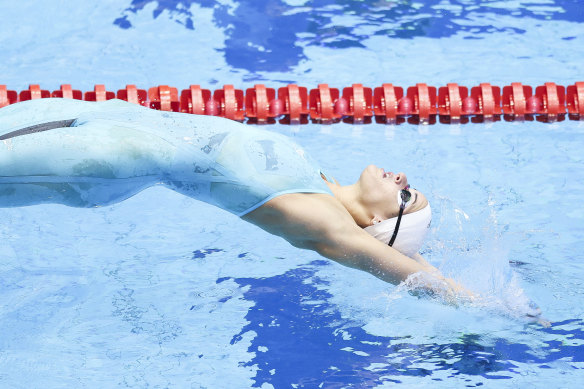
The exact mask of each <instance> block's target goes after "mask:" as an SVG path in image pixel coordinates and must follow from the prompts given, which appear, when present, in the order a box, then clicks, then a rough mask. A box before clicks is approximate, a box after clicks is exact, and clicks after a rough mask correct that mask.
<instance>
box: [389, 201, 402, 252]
mask: <svg viewBox="0 0 584 389" xmlns="http://www.w3.org/2000/svg"><path fill="white" fill-rule="evenodd" d="M404 208H405V207H404V205H403V204H402V205H400V207H399V214H398V215H397V222H396V223H395V229H394V230H393V235H392V236H391V239H390V240H389V243H388V245H389V246H390V247H391V246H393V242H395V238H397V232H398V231H399V223H400V222H401V218H402V215H403V214H404Z"/></svg>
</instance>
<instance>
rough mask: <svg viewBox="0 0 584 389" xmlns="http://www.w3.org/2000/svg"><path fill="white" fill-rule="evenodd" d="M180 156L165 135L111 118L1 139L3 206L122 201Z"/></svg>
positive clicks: (0, 192)
mask: <svg viewBox="0 0 584 389" xmlns="http://www.w3.org/2000/svg"><path fill="white" fill-rule="evenodd" d="M0 113H1V112H0ZM174 154H175V152H174V147H173V146H171V145H170V144H169V143H167V142H165V141H163V140H161V139H160V138H159V137H157V136H155V135H152V134H149V133H146V132H143V131H140V130H139V129H136V128H131V127H129V126H123V125H122V124H120V123H119V122H109V121H107V120H96V121H89V122H85V123H83V124H82V125H80V126H74V127H67V128H57V129H52V130H49V131H45V132H39V133H31V134H26V135H22V136H18V137H14V138H10V139H7V140H4V141H1V142H0V207H15V206H24V205H34V204H41V203H59V204H65V205H69V206H74V207H93V206H99V205H108V204H112V203H115V202H118V201H122V200H124V199H126V198H128V197H130V196H132V195H134V194H136V193H138V192H140V191H141V190H143V189H145V188H147V187H149V186H152V185H155V184H156V183H158V182H160V181H161V179H162V177H163V176H164V171H165V169H166V168H167V166H168V164H169V163H170V161H171V159H172V157H173V156H174Z"/></svg>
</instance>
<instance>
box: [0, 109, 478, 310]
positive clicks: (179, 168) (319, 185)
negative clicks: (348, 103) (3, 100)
mask: <svg viewBox="0 0 584 389" xmlns="http://www.w3.org/2000/svg"><path fill="white" fill-rule="evenodd" d="M0 140H2V144H1V145H0V206H2V207H16V206H25V205H34V204H41V203H59V204H65V205H69V206H74V207H95V206H103V205H108V204H112V203H116V202H119V201H122V200H124V199H126V198H128V197H130V196H132V195H134V194H136V193H138V192H140V191H141V190H143V189H145V188H147V187H150V186H153V185H157V184H161V185H164V186H166V187H168V188H171V189H173V190H175V191H177V192H180V193H182V194H184V195H187V196H189V197H192V198H195V199H197V200H202V201H205V202H207V203H210V204H213V205H216V206H217V207H219V208H222V209H224V210H227V211H229V212H231V213H234V214H235V215H237V216H239V217H241V218H242V219H243V220H245V221H248V222H250V223H253V224H255V225H257V226H259V227H260V228H262V229H264V230H265V231H267V232H269V233H271V234H274V235H277V236H280V237H282V238H284V239H286V240H287V241H288V242H290V243H291V244H292V245H294V246H296V247H299V248H304V249H310V250H314V251H316V252H317V253H319V254H320V255H322V256H325V257H327V258H330V259H333V260H335V261H337V262H339V263H341V264H343V265H346V266H350V267H353V268H357V269H361V270H364V271H367V272H369V273H371V274H373V275H375V276H376V277H379V278H381V279H383V280H385V281H388V282H390V283H393V284H398V283H400V282H402V281H404V280H406V279H407V278H408V277H409V276H411V275H413V274H423V275H424V277H423V278H424V279H425V280H426V281H425V283H424V284H423V285H418V286H417V287H418V288H419V289H423V290H426V291H428V292H431V293H438V294H439V295H441V296H443V297H445V298H446V299H447V301H450V302H453V303H455V302H456V299H457V298H459V297H464V298H472V294H471V293H470V292H468V291H466V290H465V289H464V288H463V287H462V286H460V285H458V284H457V283H456V282H454V281H453V280H451V279H448V278H445V277H443V276H442V275H441V274H440V272H439V271H438V270H437V269H436V268H435V267H433V266H432V265H430V264H429V263H428V262H426V261H425V260H424V259H423V258H422V257H421V256H420V254H419V253H418V251H419V250H420V247H421V246H422V243H423V240H424V237H425V235H426V232H427V230H428V228H429V226H430V221H431V210H430V205H429V203H428V200H427V199H426V197H425V196H424V195H423V194H422V193H421V192H419V191H417V190H415V189H412V188H411V187H410V186H409V183H408V179H407V177H406V175H405V174H404V173H397V174H396V173H392V172H386V171H384V170H383V169H381V168H378V167H376V166H374V165H370V166H367V167H366V168H365V170H363V172H362V173H361V176H360V177H359V179H358V180H357V182H356V183H354V184H352V185H347V186H341V185H339V183H338V182H337V181H336V180H334V179H332V178H330V177H329V176H328V175H327V174H326V173H325V172H323V171H322V170H320V169H319V168H318V167H317V165H316V164H315V162H314V161H313V160H312V159H311V158H310V157H309V156H308V155H307V154H306V153H305V152H304V150H303V149H302V148H301V147H300V146H298V145H297V144H295V143H294V142H292V141H291V140H290V139H289V138H287V137H285V136H283V135H280V134H277V133H274V132H271V131H265V130H262V129H259V128H254V127H250V126H244V125H242V124H240V123H237V122H233V121H229V120H226V119H221V118H217V117H210V116H196V115H187V114H181V113H168V112H161V111H155V110H150V109H147V108H144V107H141V106H138V105H135V104H130V103H127V102H125V101H121V100H109V101H106V102H100V103H94V102H84V101H77V100H67V99H40V100H31V101H26V102H22V103H18V104H13V105H10V106H7V107H5V108H2V109H0Z"/></svg>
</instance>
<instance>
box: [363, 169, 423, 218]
mask: <svg viewBox="0 0 584 389" xmlns="http://www.w3.org/2000/svg"><path fill="white" fill-rule="evenodd" d="M358 184H359V186H360V188H361V202H362V204H363V206H364V207H365V208H366V209H367V210H368V211H369V212H370V214H371V215H372V217H373V218H375V219H376V220H377V221H383V220H385V219H390V218H392V217H396V216H397V215H398V213H399V203H398V200H397V198H398V193H399V192H400V191H401V190H402V189H404V188H405V187H406V186H407V185H408V178H407V177H406V175H405V173H393V172H386V171H385V170H384V169H382V168H380V167H377V166H375V165H369V166H367V167H366V168H365V170H363V172H362V173H361V177H359V181H358ZM410 192H411V193H412V202H411V203H410V205H409V206H408V207H407V208H406V209H405V212H404V213H405V214H407V213H410V212H415V211H417V210H419V209H422V208H423V207H425V206H426V204H427V203H428V201H427V200H426V197H425V196H424V195H423V194H422V193H420V192H419V191H417V190H415V189H410Z"/></svg>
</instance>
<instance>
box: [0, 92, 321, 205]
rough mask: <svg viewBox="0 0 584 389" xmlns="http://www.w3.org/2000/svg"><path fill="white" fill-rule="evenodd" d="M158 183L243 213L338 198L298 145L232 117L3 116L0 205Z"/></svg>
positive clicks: (107, 196)
mask: <svg viewBox="0 0 584 389" xmlns="http://www.w3.org/2000/svg"><path fill="white" fill-rule="evenodd" d="M48 122H58V123H55V124H53V125H52V127H56V126H57V127H58V128H52V129H47V128H43V124H44V123H48ZM35 125H41V126H38V127H34V126H35ZM48 127H49V128H50V127H51V125H49V126H48ZM156 184H163V185H166V186H168V187H169V188H172V189H173V190H176V191H178V192H180V193H183V194H185V195H187V196H190V197H193V198H195V199H198V200H202V201H205V202H207V203H210V204H214V205H217V206H218V207H220V208H223V209H225V210H227V211H229V212H232V213H234V214H236V215H238V216H243V215H245V214H247V213H248V212H251V211H253V210H254V209H256V208H258V207H260V206H261V205H262V204H264V203H265V202H267V201H269V200H270V199H273V198H274V197H277V196H280V195H282V194H286V193H326V194H331V192H330V190H329V188H328V187H327V185H326V184H325V182H324V181H323V180H322V178H321V171H320V169H319V168H318V167H317V166H316V165H315V163H314V162H313V161H312V160H311V159H310V158H309V156H308V155H307V154H306V153H305V151H304V150H303V149H302V148H301V147H300V146H298V145H297V144H296V143H294V142H292V141H291V140H290V139H289V138H287V137H285V136H283V135H280V134H277V133H275V132H272V131H266V130H262V129H259V128H257V127H251V126H246V125H242V124H240V123H237V122H233V121H230V120H226V119H221V118H217V117H211V116H196V115H188V114H181V113H169V112H160V111H154V110H151V109H148V108H144V107H140V106H138V105H135V104H130V103H127V102H125V101H121V100H109V101H106V102H101V103H94V102H84V101H78V100H68V99H40V100H32V101H26V102H22V103H18V104H13V105H10V106H7V107H5V108H2V109H0V206H4V207H10V206H22V205H32V204H39V203H62V204H66V205H71V206H77V207H92V206H99V205H107V204H111V203H115V202H118V201H121V200H123V199H126V198H128V197H130V196H132V195H134V194H136V193H138V192H139V191H141V190H143V189H145V188H147V187H149V186H152V185H156Z"/></svg>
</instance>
